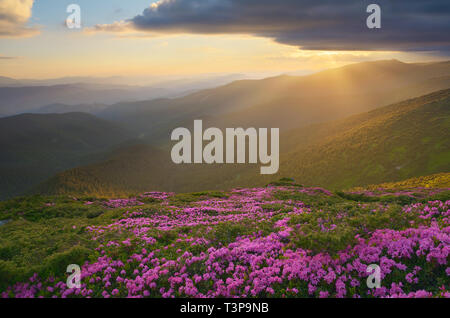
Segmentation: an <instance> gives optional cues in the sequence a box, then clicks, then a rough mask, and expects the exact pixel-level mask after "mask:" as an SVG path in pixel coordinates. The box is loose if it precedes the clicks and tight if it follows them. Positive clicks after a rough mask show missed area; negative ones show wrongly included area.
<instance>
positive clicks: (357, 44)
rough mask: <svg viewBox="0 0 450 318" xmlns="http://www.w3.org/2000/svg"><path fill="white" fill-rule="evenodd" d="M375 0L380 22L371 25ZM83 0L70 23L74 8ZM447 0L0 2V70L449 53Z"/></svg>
mask: <svg viewBox="0 0 450 318" xmlns="http://www.w3.org/2000/svg"><path fill="white" fill-rule="evenodd" d="M371 3H377V4H379V6H380V8H381V29H368V28H367V26H366V19H367V17H368V16H369V15H370V13H367V12H366V9H367V6H368V5H369V4H371ZM70 4H78V5H79V6H80V8H81V23H82V28H80V29H69V28H68V27H67V26H66V24H65V20H66V18H67V17H68V16H69V13H67V12H66V9H67V6H68V5H70ZM449 34H450V2H449V1H448V0H433V1H423V0H395V1H392V0H371V1H367V0H341V1H335V0H277V1H273V0H160V1H152V0H129V1H123V0H68V1H66V0H0V76H7V77H12V78H36V79H43V78H55V77H67V76H97V77H105V76H161V77H163V76H174V75H179V76H185V75H196V74H209V73H214V74H216V73H252V72H255V73H256V72H260V73H264V72H265V73H293V72H312V71H318V70H322V69H326V68H330V67H338V66H341V65H345V64H349V63H355V62H361V61H370V60H381V59H399V60H402V61H405V62H427V61H436V60H446V59H450V58H449V55H450V54H449V52H450V36H449Z"/></svg>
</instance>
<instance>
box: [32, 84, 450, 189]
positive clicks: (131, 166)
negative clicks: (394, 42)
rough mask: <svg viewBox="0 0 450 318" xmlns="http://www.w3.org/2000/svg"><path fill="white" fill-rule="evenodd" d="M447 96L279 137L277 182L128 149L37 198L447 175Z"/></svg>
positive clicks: (53, 182)
mask: <svg viewBox="0 0 450 318" xmlns="http://www.w3.org/2000/svg"><path fill="white" fill-rule="evenodd" d="M449 125H450V90H445V91H440V92H436V93H433V94H430V95H427V96H423V97H420V98H416V99H412V100H408V101H404V102H402V103H398V104H394V105H391V106H387V107H383V108H379V109H377V110H374V111H372V112H369V113H364V114H361V115H356V116H352V117H350V118H347V119H344V120H340V121H335V122H330V123H325V124H318V125H314V126H309V127H307V128H304V129H299V130H294V131H289V132H287V133H285V134H284V135H282V136H281V144H282V154H281V165H280V172H279V175H278V176H273V175H272V176H261V175H260V174H259V165H258V166H248V165H211V166H208V165H185V166H177V165H174V164H172V163H171V159H170V149H165V150H157V149H154V148H151V147H148V146H139V147H137V148H136V147H133V148H123V149H121V150H120V151H118V152H117V153H116V154H115V155H114V156H113V157H112V158H111V160H109V161H105V162H101V163H98V164H94V165H90V166H86V167H80V168H77V169H73V170H69V171H66V172H63V173H60V174H58V175H57V176H56V177H54V178H52V179H50V180H48V181H47V182H46V183H45V184H43V185H41V186H40V187H39V189H38V192H40V193H67V192H69V193H76V194H78V193H82V194H92V193H98V194H101V195H114V194H116V193H117V194H122V193H131V192H139V191H150V190H162V191H179V192H188V191H201V190H220V189H226V188H229V187H234V186H252V185H264V184H267V183H268V182H270V181H271V180H273V179H274V178H277V177H283V176H292V177H294V178H295V179H296V180H297V182H299V183H302V184H305V185H320V186H325V187H328V188H330V189H344V188H350V187H354V186H362V185H369V184H375V183H381V182H389V181H397V180H402V179H406V178H410V177H417V176H423V175H428V174H433V173H439V172H449V171H450V158H449V153H450V135H449V133H448V132H449V131H450V130H449V128H450V127H449Z"/></svg>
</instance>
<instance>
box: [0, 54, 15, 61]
mask: <svg viewBox="0 0 450 318" xmlns="http://www.w3.org/2000/svg"><path fill="white" fill-rule="evenodd" d="M18 58H19V57H18V56H5V55H0V60H15V59H18Z"/></svg>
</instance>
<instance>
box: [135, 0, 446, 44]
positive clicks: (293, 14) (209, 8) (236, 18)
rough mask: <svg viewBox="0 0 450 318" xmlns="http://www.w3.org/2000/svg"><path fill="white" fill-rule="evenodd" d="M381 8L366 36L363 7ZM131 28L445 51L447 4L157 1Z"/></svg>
mask: <svg viewBox="0 0 450 318" xmlns="http://www.w3.org/2000/svg"><path fill="white" fill-rule="evenodd" d="M371 3H376V4H379V5H380V6H381V8H382V28H381V29H373V30H369V29H368V28H367V26H366V19H367V17H368V16H369V14H368V13H367V12H366V9H367V6H368V5H369V4H371ZM131 23H132V25H133V27H134V28H135V29H138V30H143V31H150V32H162V33H199V34H227V33H245V34H252V35H256V36H263V37H269V38H273V39H275V40H276V41H278V42H280V43H285V44H290V45H296V46H301V47H303V48H305V49H327V50H415V51H418V50H427V51H429V50H440V51H444V52H448V51H449V50H450V36H449V33H450V1H449V0H433V1H430V0H371V1H367V0H163V1H160V2H159V3H157V4H156V5H153V6H152V7H149V8H147V9H146V10H145V11H144V12H143V13H142V14H141V15H138V16H136V17H134V18H133V19H132V20H131Z"/></svg>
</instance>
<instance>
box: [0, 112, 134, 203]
mask: <svg viewBox="0 0 450 318" xmlns="http://www.w3.org/2000/svg"><path fill="white" fill-rule="evenodd" d="M129 138H131V135H130V134H129V132H127V131H126V130H125V129H122V128H120V127H118V126H117V125H115V124H112V123H109V122H107V121H105V120H102V119H99V118H96V117H94V116H92V115H88V114H84V113H68V114H63V115H55V114H48V115H35V114H23V115H18V116H13V117H7V118H1V119H0V149H1V152H0V198H6V197H10V196H14V195H18V194H22V193H24V192H25V191H26V190H27V189H29V188H31V187H33V186H35V185H37V184H38V183H40V182H42V181H44V180H45V179H47V178H49V177H50V176H52V175H53V174H55V173H56V172H59V171H63V170H66V169H69V168H72V167H75V166H77V165H80V164H88V163H90V162H92V160H94V158H95V156H93V154H96V153H99V152H101V151H105V150H106V149H108V148H109V147H112V146H114V145H116V144H118V143H121V142H124V141H126V140H128V139H129ZM101 158H103V156H101Z"/></svg>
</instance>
